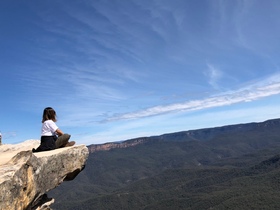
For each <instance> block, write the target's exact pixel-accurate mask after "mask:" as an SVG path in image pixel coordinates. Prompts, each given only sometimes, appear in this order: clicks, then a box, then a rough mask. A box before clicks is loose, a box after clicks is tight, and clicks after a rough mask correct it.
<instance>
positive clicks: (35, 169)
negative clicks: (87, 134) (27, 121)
mask: <svg viewBox="0 0 280 210" xmlns="http://www.w3.org/2000/svg"><path fill="white" fill-rule="evenodd" d="M39 143H40V141H38V140H29V141H25V142H23V143H21V144H16V145H1V146H0V210H4V209H5V210H7V209H16V210H21V209H23V210H33V209H36V210H39V209H50V207H49V205H50V204H51V203H53V202H54V199H51V198H48V197H47V195H46V193H47V192H48V191H49V190H51V189H54V188H55V187H57V186H58V185H60V184H61V183H62V182H63V181H68V180H72V179H74V178H75V177H76V176H77V175H78V174H79V173H80V172H81V171H82V170H83V168H84V166H85V162H86V160H87V158H88V154H89V151H88V148H87V147H86V146H85V145H77V146H72V147H66V148H61V149H56V150H51V151H47V152H40V153H32V151H31V149H32V148H36V147H37V146H38V145H39Z"/></svg>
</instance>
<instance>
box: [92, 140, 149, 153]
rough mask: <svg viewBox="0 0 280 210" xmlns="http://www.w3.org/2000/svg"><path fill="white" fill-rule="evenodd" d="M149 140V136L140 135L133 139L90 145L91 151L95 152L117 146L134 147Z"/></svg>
mask: <svg viewBox="0 0 280 210" xmlns="http://www.w3.org/2000/svg"><path fill="white" fill-rule="evenodd" d="M147 140H148V137H140V138H135V139H131V140H126V141H123V142H111V143H105V144H91V145H89V146H88V149H89V152H90V153H93V152H96V151H107V150H111V149H116V148H118V149H119V148H127V147H133V146H136V145H138V144H143V143H145V142H146V141H147Z"/></svg>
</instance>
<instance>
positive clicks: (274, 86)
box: [106, 75, 280, 121]
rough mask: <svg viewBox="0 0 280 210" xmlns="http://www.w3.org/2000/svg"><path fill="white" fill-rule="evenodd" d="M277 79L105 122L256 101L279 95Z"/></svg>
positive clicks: (274, 77) (273, 78)
mask: <svg viewBox="0 0 280 210" xmlns="http://www.w3.org/2000/svg"><path fill="white" fill-rule="evenodd" d="M277 78H278V79H279V75H274V76H272V77H270V78H268V79H266V81H262V82H260V84H254V85H250V86H248V87H244V88H242V89H238V90H236V91H232V92H227V93H222V94H219V95H217V96H213V97H209V98H206V99H201V100H193V101H186V102H183V103H176V104H171V105H166V106H154V107H151V108H147V109H144V110H140V111H136V112H130V113H124V114H116V115H114V116H112V117H109V118H108V119H106V121H115V120H124V119H137V118H143V117H150V116H154V115H161V114H166V113H170V112H179V111H194V110H202V109H207V108H213V107H220V106H228V105H231V104H236V103H241V102H249V101H254V100H258V99H261V98H264V97H268V96H272V95H276V94H280V80H275V79H277Z"/></svg>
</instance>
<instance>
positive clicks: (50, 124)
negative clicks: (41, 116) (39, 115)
mask: <svg viewBox="0 0 280 210" xmlns="http://www.w3.org/2000/svg"><path fill="white" fill-rule="evenodd" d="M57 129H58V127H57V125H56V124H55V122H54V121H52V120H46V121H45V122H43V124H42V130H41V136H54V135H56V132H55V131H56V130H57Z"/></svg>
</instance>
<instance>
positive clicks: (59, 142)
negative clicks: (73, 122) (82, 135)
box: [55, 133, 71, 149]
mask: <svg viewBox="0 0 280 210" xmlns="http://www.w3.org/2000/svg"><path fill="white" fill-rule="evenodd" d="M70 137H71V135H69V134H67V133H65V134H63V135H61V136H59V137H58V138H57V139H56V141H55V148H56V149H58V148H61V147H65V145H66V144H67V143H68V141H69V139H70Z"/></svg>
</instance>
